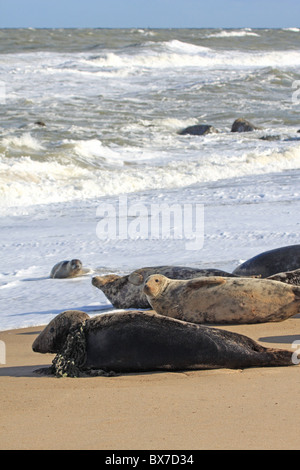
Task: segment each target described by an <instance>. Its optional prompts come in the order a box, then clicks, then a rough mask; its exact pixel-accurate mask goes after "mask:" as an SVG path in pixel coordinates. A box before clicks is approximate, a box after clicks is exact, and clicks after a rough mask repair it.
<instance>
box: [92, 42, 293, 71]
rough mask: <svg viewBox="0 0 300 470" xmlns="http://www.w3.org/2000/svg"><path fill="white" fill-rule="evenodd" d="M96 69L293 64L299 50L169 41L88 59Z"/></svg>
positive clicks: (282, 65)
mask: <svg viewBox="0 0 300 470" xmlns="http://www.w3.org/2000/svg"><path fill="white" fill-rule="evenodd" d="M89 63H90V64H92V65H94V66H95V67H99V68H106V69H107V68H112V69H124V68H125V69H127V70H131V71H133V69H140V68H145V69H154V68H157V69H164V68H170V67H180V68H184V67H199V68H203V67H226V68H228V69H230V68H234V67H277V66H281V67H289V66H292V67H296V66H299V65H300V51H299V50H288V51H286V50H284V51H280V50H278V51H269V52H268V51H260V52H257V51H253V52H251V51H247V52H245V51H243V52H241V51H236V50H224V51H216V50H213V49H210V48H208V47H203V46H198V45H194V44H188V43H183V42H181V41H177V40H173V41H169V42H166V43H161V44H160V47H158V45H157V44H156V46H155V48H152V47H149V48H148V50H144V51H141V52H140V53H139V54H135V55H129V54H128V55H126V54H116V53H115V52H109V53H107V54H105V55H103V56H102V57H97V58H93V59H90V60H89Z"/></svg>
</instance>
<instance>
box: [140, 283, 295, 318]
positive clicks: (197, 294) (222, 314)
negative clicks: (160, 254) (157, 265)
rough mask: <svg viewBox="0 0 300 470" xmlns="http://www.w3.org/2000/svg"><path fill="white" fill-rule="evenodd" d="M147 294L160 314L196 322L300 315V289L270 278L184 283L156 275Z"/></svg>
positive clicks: (148, 286) (147, 287)
mask: <svg viewBox="0 0 300 470" xmlns="http://www.w3.org/2000/svg"><path fill="white" fill-rule="evenodd" d="M144 292H145V294H146V295H147V298H148V301H149V303H150V305H151V306H152V308H153V309H154V310H155V311H156V312H157V313H159V314H161V315H167V316H170V317H173V318H179V319H180V320H185V321H190V322H193V323H211V324H214V323H218V324H242V323H263V322H272V321H282V320H284V319H286V318H289V317H291V316H293V315H296V314H297V313H300V288H299V287H298V286H292V285H289V284H284V283H282V282H278V281H272V280H266V279H256V278H230V277H228V278H224V277H218V276H215V277H206V278H205V277H204V278H198V279H191V280H189V281H183V280H173V279H169V278H167V277H165V276H162V275H160V274H154V275H152V276H150V277H149V278H148V279H147V280H146V282H145V284H144Z"/></svg>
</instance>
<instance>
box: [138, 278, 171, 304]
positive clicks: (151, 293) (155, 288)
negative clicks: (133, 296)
mask: <svg viewBox="0 0 300 470" xmlns="http://www.w3.org/2000/svg"><path fill="white" fill-rule="evenodd" d="M168 281H169V279H168V278H167V277H165V276H163V275H162V274H153V275H152V276H149V277H148V278H147V279H146V281H145V285H144V292H145V294H146V295H147V296H148V297H152V298H155V297H157V296H159V295H161V294H162V293H163V291H164V290H165V289H166V287H167V285H168Z"/></svg>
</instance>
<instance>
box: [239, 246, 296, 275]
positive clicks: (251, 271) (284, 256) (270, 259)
mask: <svg viewBox="0 0 300 470" xmlns="http://www.w3.org/2000/svg"><path fill="white" fill-rule="evenodd" d="M299 268H300V245H288V246H283V247H281V248H275V249H274V250H269V251H264V252H263V253H260V254H258V255H256V256H254V257H253V258H250V259H249V260H247V261H245V262H244V263H242V264H241V265H240V266H238V267H237V268H236V269H235V270H234V271H233V274H235V275H238V276H261V277H263V278H264V277H269V276H273V275H274V274H277V273H281V272H287V271H294V270H295V269H299Z"/></svg>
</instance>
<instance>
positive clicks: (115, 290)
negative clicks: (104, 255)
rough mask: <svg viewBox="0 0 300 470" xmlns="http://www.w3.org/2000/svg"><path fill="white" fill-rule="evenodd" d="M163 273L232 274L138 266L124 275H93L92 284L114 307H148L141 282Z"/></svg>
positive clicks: (178, 276)
mask: <svg viewBox="0 0 300 470" xmlns="http://www.w3.org/2000/svg"><path fill="white" fill-rule="evenodd" d="M156 273H160V274H164V275H165V276H167V277H169V278H170V279H193V278H194V277H198V276H234V275H233V274H230V273H226V272H225V271H221V270H219V269H197V268H189V267H184V266H152V267H146V268H140V269H137V270H136V271H133V272H132V273H131V274H128V275H126V276H118V275H116V274H107V275H106V276H94V277H93V278H92V284H93V286H95V287H97V288H98V289H100V290H101V291H102V292H103V293H104V294H105V296H106V297H107V298H108V300H109V301H110V302H111V303H112V305H113V306H114V307H115V308H150V304H149V302H148V300H147V297H146V295H145V294H144V291H143V286H142V284H143V283H144V280H145V279H147V277H148V276H150V275H151V274H156Z"/></svg>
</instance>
